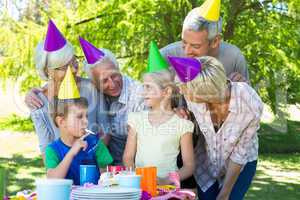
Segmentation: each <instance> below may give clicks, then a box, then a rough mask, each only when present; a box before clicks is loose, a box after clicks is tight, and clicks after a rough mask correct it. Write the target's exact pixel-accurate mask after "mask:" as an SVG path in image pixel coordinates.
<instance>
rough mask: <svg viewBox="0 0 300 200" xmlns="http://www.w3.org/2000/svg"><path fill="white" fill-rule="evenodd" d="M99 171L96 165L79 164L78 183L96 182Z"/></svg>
mask: <svg viewBox="0 0 300 200" xmlns="http://www.w3.org/2000/svg"><path fill="white" fill-rule="evenodd" d="M99 177H100V173H99V170H98V167H97V166H96V165H80V185H84V184H85V183H93V184H98V180H99Z"/></svg>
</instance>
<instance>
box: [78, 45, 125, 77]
mask: <svg viewBox="0 0 300 200" xmlns="http://www.w3.org/2000/svg"><path fill="white" fill-rule="evenodd" d="M99 49H100V50H101V51H102V52H103V53H104V57H103V58H102V59H100V60H98V61H97V62H95V63H94V64H88V63H87V62H86V61H84V63H83V64H84V71H85V72H86V73H87V74H88V76H89V77H90V78H92V74H91V69H92V68H93V67H95V66H96V65H99V64H102V63H104V62H107V61H111V62H112V63H113V64H114V66H115V67H116V69H119V63H118V61H117V58H116V57H115V55H114V54H113V53H112V52H111V51H110V50H108V49H104V48H99Z"/></svg>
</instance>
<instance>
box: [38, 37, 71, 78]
mask: <svg viewBox="0 0 300 200" xmlns="http://www.w3.org/2000/svg"><path fill="white" fill-rule="evenodd" d="M73 56H74V48H73V46H72V45H71V44H70V43H68V42H67V43H66V45H65V46H64V47H63V48H61V49H59V50H57V51H51V52H48V51H46V50H44V41H42V42H39V43H38V45H37V47H36V49H35V66H36V69H37V71H38V74H39V76H40V77H41V78H42V79H43V80H48V75H47V73H46V72H45V69H46V68H49V69H56V68H59V67H62V66H64V65H66V64H67V63H68V62H69V61H70V60H71V59H72V58H73Z"/></svg>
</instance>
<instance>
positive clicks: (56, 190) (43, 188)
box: [35, 179, 73, 200]
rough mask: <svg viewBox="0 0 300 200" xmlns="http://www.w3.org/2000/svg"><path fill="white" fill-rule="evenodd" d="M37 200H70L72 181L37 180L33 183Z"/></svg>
mask: <svg viewBox="0 0 300 200" xmlns="http://www.w3.org/2000/svg"><path fill="white" fill-rule="evenodd" d="M35 184H36V191H37V199H38V200H53V199H55V200H66V199H70V193H71V188H72V184H73V180H69V179H38V180H36V181H35Z"/></svg>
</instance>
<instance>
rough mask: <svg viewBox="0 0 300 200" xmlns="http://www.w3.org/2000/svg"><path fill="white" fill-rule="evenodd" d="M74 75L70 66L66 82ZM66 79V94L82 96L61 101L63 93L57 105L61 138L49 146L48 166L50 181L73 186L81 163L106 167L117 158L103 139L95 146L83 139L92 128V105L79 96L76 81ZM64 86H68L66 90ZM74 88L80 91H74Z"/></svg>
mask: <svg viewBox="0 0 300 200" xmlns="http://www.w3.org/2000/svg"><path fill="white" fill-rule="evenodd" d="M68 76H69V78H68ZM70 76H72V72H71V69H70V67H69V68H68V71H67V74H66V77H65V80H70ZM71 79H72V78H71ZM65 80H64V81H63V83H62V84H61V87H60V92H61V90H62V89H65V91H67V92H66V93H71V94H76V93H77V94H78V95H77V97H72V98H61V97H60V94H61V93H59V96H58V99H57V100H56V102H55V103H54V104H55V106H54V112H53V121H54V122H55V125H56V126H58V128H59V131H60V138H59V139H57V140H55V141H54V142H52V143H51V144H50V145H48V146H47V148H46V152H45V157H46V159H45V165H46V168H47V177H48V178H67V179H73V183H74V184H75V185H79V184H80V178H79V177H80V173H79V168H80V165H81V164H84V163H85V162H88V163H89V164H95V165H97V166H98V167H100V168H105V167H106V166H107V165H108V164H110V163H111V162H112V161H113V159H112V157H111V155H110V153H109V151H108V149H107V148H106V146H105V145H104V144H103V143H102V141H101V140H98V143H96V145H92V146H91V144H90V142H86V141H85V140H84V139H83V136H84V135H85V129H86V128H87V125H88V120H87V116H88V115H87V113H88V111H87V107H88V103H87V100H86V99H85V98H83V97H80V96H79V92H78V89H77V87H76V83H75V80H74V78H73V87H72V86H71V85H72V84H70V83H68V82H65ZM65 83H66V84H65ZM64 85H67V86H66V87H65V88H62V86H64ZM74 88H75V89H76V90H77V91H75V92H72V91H71V92H70V90H72V89H74ZM87 141H88V140H87ZM88 143H89V144H88Z"/></svg>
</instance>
